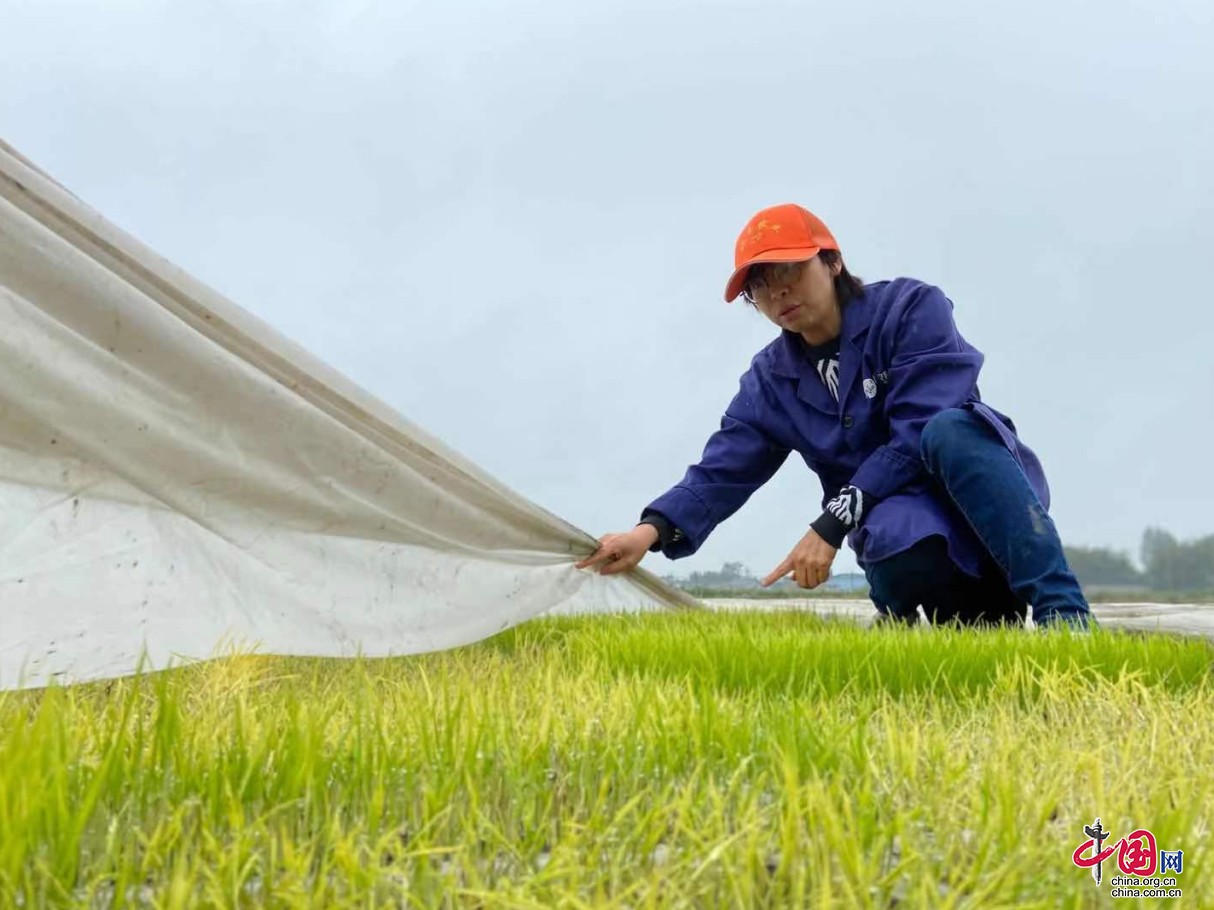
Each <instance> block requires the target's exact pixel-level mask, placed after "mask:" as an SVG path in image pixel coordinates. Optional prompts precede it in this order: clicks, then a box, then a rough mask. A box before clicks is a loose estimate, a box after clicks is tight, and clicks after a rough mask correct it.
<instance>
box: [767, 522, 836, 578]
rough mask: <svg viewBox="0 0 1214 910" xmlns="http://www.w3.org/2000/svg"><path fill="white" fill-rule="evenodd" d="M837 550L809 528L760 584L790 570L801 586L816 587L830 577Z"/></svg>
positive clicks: (781, 576) (786, 573)
mask: <svg viewBox="0 0 1214 910" xmlns="http://www.w3.org/2000/svg"><path fill="white" fill-rule="evenodd" d="M838 552H839V551H838V550H836V549H835V548H834V547H832V546H831V545H830V544H828V543H827V542H826V541H825V540H823V539H822V538H821V537H819V536H818V532H817V531H815V530H814V529H813V528H810V529H809V533H807V534H806V535H805V536H804V537H802V538H801V542H800V543H798V544H797V545H796V546H795V547H793V550H792V552H791V553H789V554H788V558H787V559H785V560H784V561H783V562H782V563H780V565H779V566H777V567H776V569H775V570H774V571H772V573H771V574H770V575H768V576H767V577H766V578H764V579H763V581H762V585H763V587H765V588H766V587H767V586H768V585H770V584H771V583H772V582H774V581H778V580H779V579H781V578H783V577H784V576H785V575H788V574H789V573H790V572H791V573H792V574H793V575H794V576H795V578H796V580H797V584H798V585H800V586H801V587H802V588H816V587H817V586H818V585H820V584H822V582H824V581H826V579H828V578H830V566H831V563H833V562H834V561H835V556H836V555H837V554H838Z"/></svg>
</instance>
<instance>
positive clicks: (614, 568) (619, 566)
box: [574, 524, 658, 575]
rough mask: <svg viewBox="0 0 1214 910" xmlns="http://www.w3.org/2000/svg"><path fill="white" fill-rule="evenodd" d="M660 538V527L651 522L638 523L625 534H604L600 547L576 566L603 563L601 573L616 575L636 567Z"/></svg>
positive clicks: (585, 566) (600, 539)
mask: <svg viewBox="0 0 1214 910" xmlns="http://www.w3.org/2000/svg"><path fill="white" fill-rule="evenodd" d="M657 539H658V529H657V528H655V527H654V526H653V525H651V524H643V525H637V526H636V527H635V528H633V529H632V530H631V531H628V532H627V533H624V534H604V535H603V536H602V537H600V538H599V548H598V549H597V550H595V551H594V552H593V553H591V554H590V555H589V556H587V557H586V558H585V559H583V560H582V561H581V562H579V563H578V564H577V565H576V566H574V568H577V569H586V568H590V567H593V566H599V565H601V566H602V568H601V569H598V570H596V571H598V573H599V574H600V575H615V574H616V573H617V572H627V571H628V570H629V569H631V568H634V567H635V566H636V565H637V563H639V562H640V561H641V558H642V557H643V556H644V555H645V554H646V553H647V552H649V548H650V547H651V546H653V543H654V541H656V540H657Z"/></svg>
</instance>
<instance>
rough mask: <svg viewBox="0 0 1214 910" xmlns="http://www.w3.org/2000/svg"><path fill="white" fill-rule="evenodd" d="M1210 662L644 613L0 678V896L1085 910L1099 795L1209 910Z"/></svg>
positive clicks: (802, 619)
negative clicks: (13, 684) (479, 636)
mask: <svg viewBox="0 0 1214 910" xmlns="http://www.w3.org/2000/svg"><path fill="white" fill-rule="evenodd" d="M1212 658H1214V648H1212V647H1211V645H1210V644H1208V643H1206V642H1204V641H1197V640H1186V639H1180V638H1171V637H1165V636H1139V635H1129V634H1114V633H1109V632H1098V633H1096V634H1093V635H1090V636H1073V635H1069V634H1065V633H1060V634H1037V635H1034V634H1026V633H1025V632H1023V631H1015V630H997V631H966V630H927V629H925V630H904V629H872V630H865V629H859V628H855V627H852V626H850V625H847V624H843V623H835V622H830V621H824V620H822V619H820V618H817V617H813V616H808V615H805V614H800V613H762V614H748V613H720V614H713V613H702V614H696V613H682V614H645V615H640V616H593V617H574V618H560V619H555V618H554V619H542V620H537V621H535V622H531V623H528V624H526V625H524V626H520V627H518V628H515V629H511V630H508V631H507V632H505V633H503V634H501V635H499V636H497V637H495V638H493V639H490V640H488V641H485V642H482V643H480V644H477V645H474V646H470V647H466V648H460V649H456V650H452V651H449V652H445V653H439V654H429V655H423V656H419V657H409V658H394V659H381V660H365V659H360V660H350V661H334V660H313V659H297V658H269V657H262V656H256V655H248V654H244V655H234V656H231V657H228V658H224V659H221V660H217V661H213V662H209V663H205V664H198V665H193V666H189V667H184V668H180V669H176V670H171V671H168V672H164V673H156V674H148V675H144V676H141V677H133V678H130V679H123V680H115V681H111V682H105V683H96V684H89V685H84V686H77V687H71V688H58V689H56V688H52V689H47V690H42V691H38V692H15V693H13V692H10V693H3V694H0V905H3V906H10V907H15V906H22V907H158V908H184V907H231V908H235V907H274V908H290V907H311V906H331V907H360V908H363V907H409V908H415V907H416V908H421V907H481V908H532V907H535V908H538V907H568V908H585V907H619V908H625V907H627V908H658V907H721V906H731V907H777V906H780V907H782V906H795V907H840V908H842V907H864V908H891V907H899V908H905V907H918V906H931V907H957V908H959V907H982V908H1000V907H1075V908H1078V907H1088V906H1096V905H1097V904H1098V903H1099V902H1101V901H1107V900H1108V899H1109V892H1108V888H1107V887H1105V888H1102V889H1098V888H1096V887H1094V882H1093V880H1092V878H1091V876H1090V875H1089V873H1088V871H1087V870H1085V869H1079V868H1077V867H1076V866H1075V865H1074V864H1073V863H1072V861H1071V855H1072V851H1074V849H1075V848H1076V847H1077V846H1078V845H1079V844H1080V843H1081V841H1082V840H1083V839H1084V838H1083V834H1082V826H1083V825H1084V824H1091V822H1092V820H1093V818H1094V817H1095V816H1097V815H1099V816H1101V817H1102V819H1103V820H1104V822H1105V824H1106V826H1108V827H1110V828H1113V829H1114V830H1115V832H1116V834H1115V836H1116V837H1120V836H1121V835H1123V834H1127V833H1129V831H1130V830H1131V829H1132V828H1135V827H1146V828H1150V829H1151V831H1152V832H1153V833H1154V835H1155V836H1156V838H1157V840H1158V843H1159V846H1160V847H1162V848H1165V849H1177V848H1183V849H1184V851H1185V854H1184V856H1185V860H1184V862H1185V871H1184V873H1183V874H1182V875H1181V876H1178V879H1179V884H1180V886H1182V887H1183V888H1184V898H1183V899H1182V900H1183V901H1185V902H1186V903H1188V904H1192V905H1193V906H1209V905H1211V904H1214V883H1212V881H1211V877H1210V876H1209V875H1208V874H1204V873H1205V871H1206V868H1207V865H1208V862H1209V856H1210V819H1211V817H1212V815H1214V780H1212V779H1211V776H1210V773H1209V769H1210V767H1211V764H1212V760H1214V690H1212V689H1211V686H1210V669H1211V665H1212V664H1211V661H1212ZM1106 865H1108V866H1109V867H1110V870H1111V871H1109V872H1108V873H1106V878H1107V877H1109V876H1111V875H1113V874H1116V867H1115V865H1114V864H1112V863H1111V862H1110V863H1109V864H1106ZM1145 902H1147V903H1149V902H1150V901H1145ZM1129 903H1133V902H1132V901H1131V902H1129Z"/></svg>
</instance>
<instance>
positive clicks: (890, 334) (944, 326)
mask: <svg viewBox="0 0 1214 910" xmlns="http://www.w3.org/2000/svg"><path fill="white" fill-rule="evenodd" d="M881 331H882V334H883V336H884V337H882V338H881V339H880V343H881V344H889V345H890V360H889V364H890V365H889V368H888V370H887V372H888V374H889V385H888V387H887V389H886V393H885V416H886V418H887V419H888V421H889V435H890V440H889V442H888V443H886V444H885V445H882V446H878V447H877V448H876V449H875V450H874V451H873V452H872V454H871V455H869V456H868V457H867V458H866V459H865V460H864V461H863V462H862V463H861V465H860V467H859V468H858V469H857V470H856V473H855V474H854V475H853V476H852V479H851V484H850V485H851V486H852V487H855V488H858V489H860V490H863V491H864V496H865V502H866V503H868V504H869V505H871V504H872V503H874V502H876V501H877V500H881V499H885V498H886V497H887V496H890V495H892V494H894V493H896V492H897V491H898V490H900V489H901V488H902V487H904V486H906V485H907V484H909V483H910V482H911V481H913V480H917V479H920V478H921V477H923V476H924V474H925V470H924V467H923V460H922V458H921V457H920V454H919V440H920V436H921V435H922V433H923V428H924V426H926V425H927V422H928V421H929V420H931V418H932V417H934V416H935V415H936V414H937V413H939V412H940V411H943V410H945V409H947V408H956V407H960V406H961V405H963V404H965V403H966V402H967V401H969V400H970V399H971V398H972V397H973V396H974V393H975V390H976V388H977V384H978V372H979V370H981V369H982V360H983V357H982V354H981V353H980V352H979V351H977V350H975V349H974V348H973V347H971V346H970V345H968V344H967V343H965V341H964V340H963V339H962V338H961V336H960V334H959V333H958V332H957V326H956V324H955V323H954V322H953V304H952V302H951V301H950V300H949V299H948V298H947V297H946V296H944V292H943V291H941V290H940V289H939V288H937V287H933V286H932V285H928V284H916V285H914V286H912V287H911V288H909V289H908V290H907V291H906V292H905V293H904V295H903V296H902V297H901V298H900V299H898V300H897V301H895V302H894V304H893V306H892V307H891V309H890V313H889V315H888V317H887V318H886V319H885V321H884V324H883V328H882V330H881Z"/></svg>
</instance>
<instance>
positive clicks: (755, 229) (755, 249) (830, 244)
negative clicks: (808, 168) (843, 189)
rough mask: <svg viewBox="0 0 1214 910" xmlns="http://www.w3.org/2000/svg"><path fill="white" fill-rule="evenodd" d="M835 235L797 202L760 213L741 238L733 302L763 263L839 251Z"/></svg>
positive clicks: (730, 290) (730, 291) (728, 292)
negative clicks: (825, 251)
mask: <svg viewBox="0 0 1214 910" xmlns="http://www.w3.org/2000/svg"><path fill="white" fill-rule="evenodd" d="M837 249H839V244H838V243H837V242H835V237H834V235H833V234H832V233H831V232H830V230H829V229H828V228H827V227H826V225H825V224H823V223H822V219H821V218H819V217H818V216H817V215H815V214H814V213H813V212H811V211H809V210H808V209H806V208H803V207H801V206H799V205H794V204H793V203H791V202H789V203H785V204H784V205H773V206H772V207H771V208H766V209H763V210H762V211H760V212H759V213H758V214H756V215H755V216H754V217H753V218H751V219H750V221H748V222H746V227H744V228H743V229H742V233H741V234H739V235H738V242H737V244H736V245H735V246H734V253H733V264H734V271H733V274H732V275H730V276H729V283H728V284H726V285H725V300H726V302H729V301H731V300H733V299H734V298H735V297H737V296H738V295H739V294H741V293H742V286H743V285H744V284H745V283H746V273H747V272H749V271H750V267H751V266H752V265H757V264H759V263H760V262H800V261H801V260H803V259H813V258H814V257H815V256H817V255H818V253H820V252H821V251H822V250H837Z"/></svg>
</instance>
